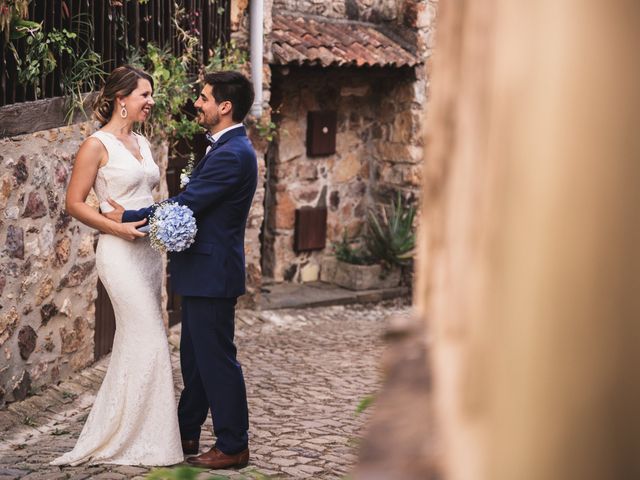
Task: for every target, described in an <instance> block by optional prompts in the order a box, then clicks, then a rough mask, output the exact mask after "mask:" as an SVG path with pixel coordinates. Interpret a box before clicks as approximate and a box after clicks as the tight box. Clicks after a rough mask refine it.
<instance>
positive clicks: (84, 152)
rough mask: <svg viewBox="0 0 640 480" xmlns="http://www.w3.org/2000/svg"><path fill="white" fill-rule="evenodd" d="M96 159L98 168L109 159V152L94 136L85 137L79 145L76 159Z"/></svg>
mask: <svg viewBox="0 0 640 480" xmlns="http://www.w3.org/2000/svg"><path fill="white" fill-rule="evenodd" d="M78 160H80V161H94V162H95V161H97V162H98V168H100V167H104V166H105V165H106V164H107V161H108V160H109V154H108V152H107V149H106V148H105V146H104V144H103V143H102V142H101V141H100V140H99V139H98V138H96V137H93V136H91V137H87V138H86V139H85V140H84V141H83V142H82V145H80V149H79V150H78V154H77V155H76V161H78Z"/></svg>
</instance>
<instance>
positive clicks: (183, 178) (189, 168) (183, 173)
mask: <svg viewBox="0 0 640 480" xmlns="http://www.w3.org/2000/svg"><path fill="white" fill-rule="evenodd" d="M194 163H195V159H194V157H193V153H192V154H191V155H189V161H188V162H187V165H186V167H184V168H183V169H182V170H180V188H185V187H186V186H187V184H188V183H189V180H190V179H191V173H192V172H193V164H194Z"/></svg>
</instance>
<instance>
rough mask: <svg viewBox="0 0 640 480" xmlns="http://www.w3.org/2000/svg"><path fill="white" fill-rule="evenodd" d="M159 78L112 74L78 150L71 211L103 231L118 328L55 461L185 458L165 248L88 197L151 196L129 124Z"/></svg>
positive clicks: (142, 142)
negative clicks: (82, 419)
mask: <svg viewBox="0 0 640 480" xmlns="http://www.w3.org/2000/svg"><path fill="white" fill-rule="evenodd" d="M153 104H154V102H153V79H152V78H151V77H150V76H149V75H148V74H147V73H145V72H143V71H141V70H138V69H136V68H133V67H131V66H128V65H125V66H121V67H118V68H116V69H115V70H114V71H113V72H112V73H111V74H110V75H109V77H108V78H107V81H106V83H105V86H104V88H103V89H102V91H101V92H100V94H99V96H98V98H97V100H96V102H95V104H94V111H95V114H96V117H97V118H98V120H99V121H100V123H101V124H102V128H101V129H100V130H99V131H97V132H96V133H94V134H93V135H91V136H90V137H89V138H87V139H86V140H85V141H84V142H83V143H82V145H81V147H80V149H79V150H78V154H77V156H76V159H75V163H74V166H73V173H72V175H71V180H70V182H69V187H68V190H67V198H66V207H67V212H68V213H69V214H70V215H72V216H73V217H74V218H76V219H78V220H80V221H81V222H82V223H84V224H86V225H89V226H90V227H93V228H95V229H97V230H99V231H100V238H99V241H98V246H97V250H96V267H97V270H98V276H99V277H100V280H101V281H102V283H103V284H104V286H105V289H106V290H107V292H108V294H109V298H110V299H111V303H112V304H113V308H114V311H115V317H116V333H115V338H114V342H113V351H112V353H111V360H110V364H109V368H108V370H107V373H106V376H105V378H104V381H103V383H102V386H101V387H100V390H99V391H98V395H97V397H96V400H95V403H94V405H93V407H92V409H91V413H90V414H89V416H88V418H87V421H86V423H85V425H84V427H83V429H82V432H81V433H80V437H79V438H78V441H77V443H76V445H75V447H74V449H73V450H72V451H70V452H68V453H66V454H64V455H62V456H61V457H59V458H57V459H56V460H54V461H53V462H52V464H53V465H78V464H81V463H84V462H89V463H92V464H97V463H110V464H120V465H149V466H151V465H172V464H176V463H179V462H182V460H183V454H182V445H181V440H180V432H179V429H178V419H177V415H176V402H175V396H174V390H173V379H172V373H171V361H170V357H169V346H168V343H167V337H166V331H165V327H164V324H163V322H162V311H161V301H160V298H161V297H160V288H161V282H160V279H161V278H162V275H163V271H162V262H161V257H160V255H159V254H158V253H157V252H156V251H155V250H153V249H152V248H151V247H150V245H149V241H148V238H143V237H145V236H146V234H144V233H142V232H140V231H138V230H137V229H136V227H138V226H140V225H142V224H143V223H145V221H146V220H142V221H139V222H131V223H122V224H121V223H116V222H114V221H112V220H109V219H107V218H106V217H104V216H102V215H101V214H100V213H99V212H97V211H96V210H95V209H93V208H91V207H90V206H89V205H87V204H86V203H85V201H86V199H87V196H88V194H89V191H90V190H91V188H92V187H93V189H94V191H95V193H96V195H97V196H98V199H99V201H100V208H101V210H102V211H108V210H111V209H112V207H110V204H109V201H111V199H113V200H115V201H117V202H118V203H119V204H121V205H124V206H125V207H126V208H128V209H138V208H141V207H146V206H147V205H150V204H151V203H153V198H152V195H151V191H152V189H153V188H154V187H155V186H156V185H157V184H158V182H159V179H160V173H159V170H158V167H157V165H156V164H155V163H154V161H153V158H152V156H151V150H150V148H149V142H148V141H147V140H146V138H145V137H143V136H141V135H138V134H136V133H134V132H133V131H132V127H133V124H134V123H135V122H144V121H145V120H146V119H147V118H148V117H149V114H150V111H151V108H152V106H153Z"/></svg>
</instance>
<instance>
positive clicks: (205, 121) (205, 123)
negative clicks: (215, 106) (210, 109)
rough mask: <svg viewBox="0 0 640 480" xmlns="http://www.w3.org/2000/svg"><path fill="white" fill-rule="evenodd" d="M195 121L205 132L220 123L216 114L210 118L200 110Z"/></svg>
mask: <svg viewBox="0 0 640 480" xmlns="http://www.w3.org/2000/svg"><path fill="white" fill-rule="evenodd" d="M197 120H198V123H199V124H200V125H201V126H202V127H204V128H205V129H207V130H212V129H213V127H215V126H216V125H218V124H219V123H220V115H218V112H215V113H213V114H211V115H210V116H207V114H206V113H204V112H203V111H202V110H199V111H198V118H197Z"/></svg>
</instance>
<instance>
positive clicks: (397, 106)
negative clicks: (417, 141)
mask: <svg viewBox="0 0 640 480" xmlns="http://www.w3.org/2000/svg"><path fill="white" fill-rule="evenodd" d="M414 84H415V82H414V76H413V72H412V71H411V70H409V69H407V70H395V69H311V68H304V67H301V68H287V67H285V68H274V74H273V82H272V91H273V94H272V99H273V102H272V103H273V105H272V108H273V109H274V110H275V111H277V112H278V114H277V115H276V116H275V117H274V118H275V120H276V122H277V124H278V133H277V139H278V140H277V142H276V143H274V145H273V147H272V149H271V150H270V152H269V154H268V164H269V179H270V180H269V187H268V188H269V191H268V197H269V200H268V202H267V203H268V205H267V208H268V211H267V213H266V229H265V234H264V239H263V242H264V249H263V252H264V258H263V266H264V267H265V272H264V273H265V276H268V277H271V278H273V280H275V281H277V282H279V281H313V280H317V274H318V270H319V266H320V263H321V259H322V257H323V255H324V254H326V253H330V252H331V251H332V244H333V243H334V242H338V241H339V240H340V239H341V238H342V235H343V233H344V232H346V233H347V235H348V236H349V237H354V236H357V235H358V234H360V233H361V232H362V229H363V225H364V222H365V218H366V212H367V209H369V208H371V207H373V206H374V204H375V203H376V202H378V201H385V202H387V201H388V200H389V193H390V192H391V191H395V189H405V190H408V191H410V192H413V193H414V194H415V192H417V188H418V185H419V174H418V162H419V159H417V158H414V157H413V156H412V155H417V153H418V151H420V149H419V148H416V149H411V148H410V142H411V138H412V135H413V131H414V130H416V131H419V129H420V125H419V124H417V123H416V121H417V120H416V119H415V118H414V116H413V114H412V113H411V112H410V107H411V103H412V98H413V97H412V95H411V92H413V86H414ZM396 99H397V101H396ZM314 110H335V111H337V119H338V125H337V136H336V153H335V154H333V155H328V156H323V157H311V158H309V157H308V156H307V153H306V141H305V139H306V130H307V112H309V111H314ZM414 150H415V151H414ZM305 206H312V207H317V206H326V207H327V209H328V214H327V246H326V248H325V249H324V251H314V252H305V253H299V254H297V253H296V252H294V250H293V241H294V222H295V209H297V208H301V207H305Z"/></svg>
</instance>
